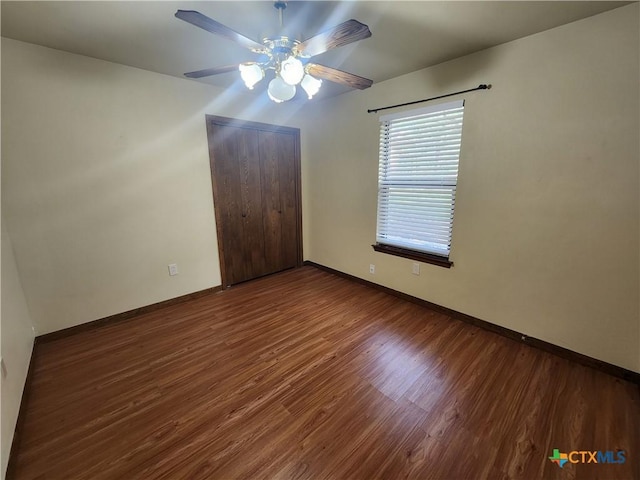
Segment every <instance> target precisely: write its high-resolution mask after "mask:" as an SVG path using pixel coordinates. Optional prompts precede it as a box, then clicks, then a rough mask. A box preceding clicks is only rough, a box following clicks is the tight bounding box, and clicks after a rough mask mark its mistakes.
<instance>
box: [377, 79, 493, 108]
mask: <svg viewBox="0 0 640 480" xmlns="http://www.w3.org/2000/svg"><path fill="white" fill-rule="evenodd" d="M490 88H491V84H490V83H481V84H480V85H478V86H477V87H476V88H469V89H468V90H461V91H459V92H454V93H447V94H446V95H440V96H438V97H431V98H425V99H423V100H416V101H415V102H407V103H399V104H397V105H390V106H388V107H380V108H372V109H370V110H367V113H376V112H379V111H380V110H388V109H390V108H397V107H406V106H407V105H414V104H416V103H422V102H429V101H431V100H438V99H439V98H445V97H451V96H453V95H460V94H461V93H467V92H474V91H476V90H489V89H490Z"/></svg>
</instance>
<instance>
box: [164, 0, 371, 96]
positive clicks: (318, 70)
mask: <svg viewBox="0 0 640 480" xmlns="http://www.w3.org/2000/svg"><path fill="white" fill-rule="evenodd" d="M273 6H274V7H275V8H276V9H277V10H278V13H279V17H280V27H282V12H283V10H284V9H285V8H286V7H287V2H282V1H276V2H274V5H273ZM175 16H176V17H177V18H179V19H180V20H184V21H185V22H187V23H190V24H192V25H195V26H196V27H200V28H202V29H203V30H206V31H208V32H211V33H213V34H216V35H220V36H221V37H224V38H226V39H228V40H231V41H233V42H236V43H237V44H239V45H241V46H243V47H245V48H247V49H249V50H251V51H252V52H254V53H256V54H259V55H260V57H259V59H258V60H257V61H253V62H243V63H240V64H234V65H225V66H221V67H214V68H206V69H204V70H197V71H195V72H188V73H185V74H184V75H185V76H186V77H188V78H202V77H208V76H211V75H218V74H221V73H227V72H232V71H234V70H235V71H238V70H239V71H240V76H241V77H242V80H243V81H244V83H245V85H246V86H247V88H249V89H250V90H252V89H253V87H254V86H255V85H256V84H257V83H258V82H260V81H261V80H262V79H263V78H264V77H265V73H266V72H267V71H269V70H273V71H274V78H273V79H272V80H271V81H270V82H269V87H268V89H267V93H268V95H269V98H271V100H273V101H274V102H276V103H281V102H286V101H287V100H291V99H292V98H293V97H294V96H295V94H296V86H297V85H299V86H301V87H302V88H303V89H304V91H305V92H306V93H307V96H308V97H309V99H311V98H312V97H313V96H314V95H315V94H316V93H318V91H319V90H320V86H321V85H322V80H328V81H331V82H335V83H340V84H342V85H347V86H349V87H351V88H357V89H360V90H363V89H365V88H369V87H370V86H371V85H372V84H373V81H372V80H369V79H368V78H364V77H359V76H358V75H354V74H353V73H348V72H343V71H342V70H338V69H335V68H331V67H327V66H324V65H320V64H317V63H311V62H309V60H310V59H311V57H314V56H316V55H319V54H321V53H324V52H326V51H328V50H331V49H333V48H338V47H342V46H344V45H348V44H350V43H353V42H357V41H358V40H363V39H365V38H368V37H370V36H371V31H370V30H369V27H368V26H367V25H365V24H363V23H360V22H358V21H357V20H347V21H346V22H343V23H341V24H339V25H336V26H335V27H332V28H329V29H327V30H324V31H322V32H320V33H318V34H317V35H314V36H313V37H311V38H308V39H307V40H304V41H299V40H294V39H291V38H289V37H287V36H284V35H281V36H276V37H270V38H265V39H264V40H262V43H259V42H256V41H254V40H252V39H250V38H248V37H245V36H244V35H242V34H240V33H238V32H236V31H235V30H232V29H231V28H229V27H227V26H225V25H223V24H221V23H219V22H217V21H215V20H213V19H211V18H209V17H207V16H206V15H203V14H202V13H200V12H196V11H194V10H178V11H177V12H176V14H175Z"/></svg>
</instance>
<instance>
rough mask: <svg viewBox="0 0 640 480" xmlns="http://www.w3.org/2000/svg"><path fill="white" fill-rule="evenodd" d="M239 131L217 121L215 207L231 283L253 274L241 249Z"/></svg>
mask: <svg viewBox="0 0 640 480" xmlns="http://www.w3.org/2000/svg"><path fill="white" fill-rule="evenodd" d="M237 137H238V135H237V131H236V129H233V128H230V127H223V126H218V125H216V126H215V128H214V135H213V142H212V143H213V145H212V146H211V147H212V153H213V156H214V158H215V161H214V162H212V165H211V170H212V174H213V178H214V179H215V184H214V189H215V190H217V195H216V204H215V208H216V211H217V214H218V223H219V225H218V242H222V247H223V248H222V249H221V254H222V255H221V256H222V258H221V260H222V262H223V264H224V269H225V270H226V273H227V278H226V281H227V283H228V284H229V285H232V284H233V283H238V282H241V281H243V280H245V279H246V278H249V276H250V274H251V272H250V271H248V269H247V262H246V261H245V259H244V253H243V251H242V250H241V249H238V248H235V247H234V246H235V245H241V244H242V242H243V238H244V228H243V223H242V222H241V221H239V219H241V218H242V199H241V197H240V196H239V195H238V192H240V191H241V189H242V186H241V180H240V165H239V163H238V162H237V161H236V160H235V159H236V158H237V157H238V138H237Z"/></svg>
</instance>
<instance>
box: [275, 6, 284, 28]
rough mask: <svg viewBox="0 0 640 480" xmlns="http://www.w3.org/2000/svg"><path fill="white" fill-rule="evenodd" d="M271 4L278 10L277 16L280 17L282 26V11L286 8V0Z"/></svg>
mask: <svg viewBox="0 0 640 480" xmlns="http://www.w3.org/2000/svg"><path fill="white" fill-rule="evenodd" d="M273 6H274V8H275V9H277V10H278V17H279V18H280V28H282V12H283V11H284V9H285V8H287V2H273Z"/></svg>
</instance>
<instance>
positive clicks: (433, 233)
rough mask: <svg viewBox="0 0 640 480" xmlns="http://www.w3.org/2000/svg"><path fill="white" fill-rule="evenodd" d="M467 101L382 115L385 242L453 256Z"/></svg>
mask: <svg viewBox="0 0 640 480" xmlns="http://www.w3.org/2000/svg"><path fill="white" fill-rule="evenodd" d="M463 113H464V100H459V101H455V102H449V103H445V104H440V105H435V106H430V107H427V108H421V109H417V110H412V111H410V112H403V113H401V114H394V115H384V116H382V117H380V164H379V172H378V231H377V236H376V241H377V242H378V243H379V244H382V245H390V246H394V247H400V248H406V249H410V250H417V251H419V252H423V253H429V254H434V255H438V256H443V257H447V258H448V256H449V248H450V246H451V229H452V224H453V207H454V204H455V197H456V183H457V180H458V159H459V156H460V142H461V139H462V116H463Z"/></svg>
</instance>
